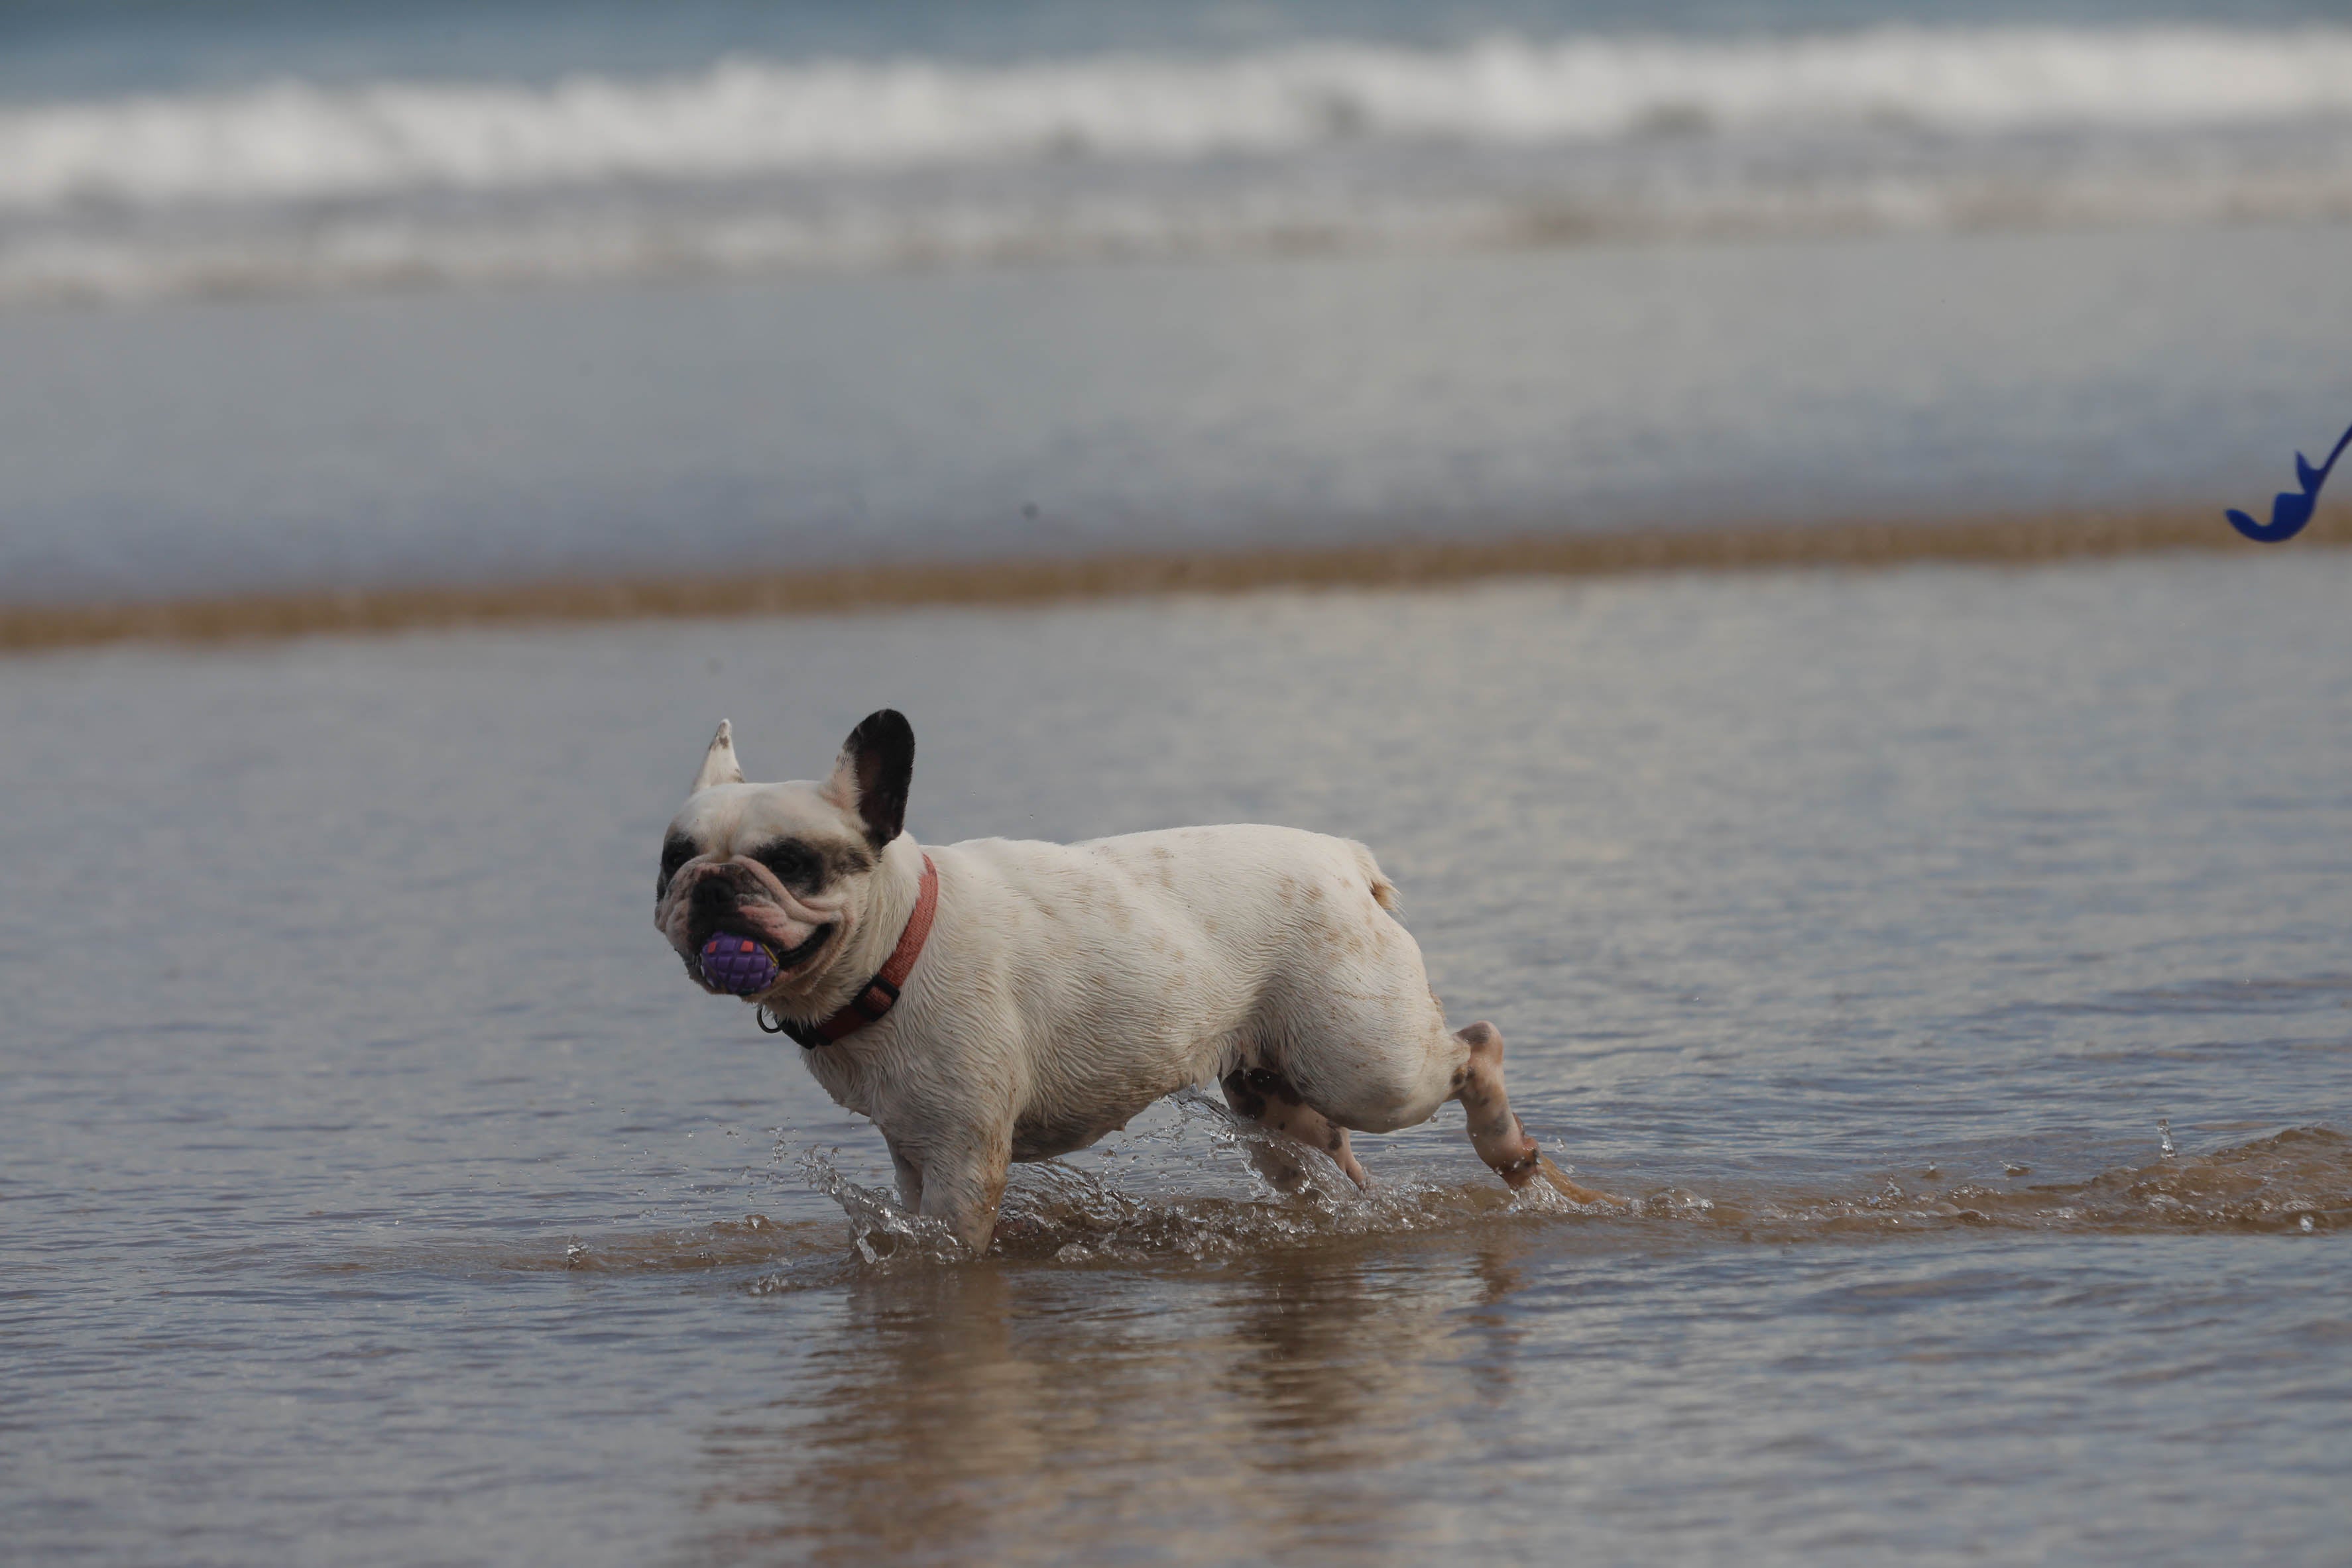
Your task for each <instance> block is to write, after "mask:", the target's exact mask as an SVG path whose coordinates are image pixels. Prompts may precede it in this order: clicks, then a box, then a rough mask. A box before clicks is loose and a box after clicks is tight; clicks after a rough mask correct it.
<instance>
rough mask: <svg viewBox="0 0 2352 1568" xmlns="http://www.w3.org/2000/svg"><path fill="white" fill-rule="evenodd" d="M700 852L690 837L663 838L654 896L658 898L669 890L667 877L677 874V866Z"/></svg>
mask: <svg viewBox="0 0 2352 1568" xmlns="http://www.w3.org/2000/svg"><path fill="white" fill-rule="evenodd" d="M700 853H701V851H700V850H698V849H697V848H696V847H695V843H694V841H693V840H692V839H682V838H677V837H671V838H667V839H664V840H663V841H662V864H661V880H660V881H659V882H657V883H655V884H654V896H655V897H656V898H659V897H660V896H661V895H662V894H665V893H667V892H668V891H669V879H670V878H672V877H674V876H676V875H677V868H678V867H680V866H682V865H684V864H685V863H686V862H688V861H690V860H692V859H693V858H694V857H695V856H696V855H698V854H700Z"/></svg>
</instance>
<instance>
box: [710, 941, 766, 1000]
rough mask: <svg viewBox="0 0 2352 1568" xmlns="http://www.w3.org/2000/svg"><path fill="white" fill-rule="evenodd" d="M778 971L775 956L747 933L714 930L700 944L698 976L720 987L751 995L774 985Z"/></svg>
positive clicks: (739, 994) (738, 993)
mask: <svg viewBox="0 0 2352 1568" xmlns="http://www.w3.org/2000/svg"><path fill="white" fill-rule="evenodd" d="M782 972H783V971H782V970H781V969H779V968H777V967H776V956H775V955H774V954H773V953H772V952H770V951H768V949H767V948H766V947H765V946H762V945H761V944H760V943H757V942H754V941H752V940H751V938H750V937H749V936H736V935H735V933H733V932H732V931H714V932H712V933H711V934H710V940H709V941H708V942H705V943H704V944H703V945H702V977H703V978H704V979H706V980H709V982H710V983H711V984H712V985H714V986H716V987H718V988H719V989H720V990H722V991H731V992H733V993H734V994H735V995H736V996H739V997H748V996H753V995H756V994H757V993H759V992H761V991H764V990H766V989H767V988H769V987H770V986H772V985H774V984H775V983H776V977H777V976H778V975H779V974H782Z"/></svg>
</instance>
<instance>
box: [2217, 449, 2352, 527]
mask: <svg viewBox="0 0 2352 1568" xmlns="http://www.w3.org/2000/svg"><path fill="white" fill-rule="evenodd" d="M2347 445H2352V430H2347V431H2345V433H2344V434H2342V435H2340V436H2338V437H2336V450H2335V451H2333V452H2331V453H2329V454H2328V455H2327V461H2326V462H2325V463H2323V464H2321V465H2319V466H2318V467H2316V468H2314V467H2313V466H2312V465H2311V463H2310V461H2309V460H2308V459H2307V458H2305V456H2304V455H2303V454H2302V453H2300V452H2298V453H2296V454H2295V455H2294V478H2295V483H2296V484H2298V485H2301V486H2303V491H2302V493H2301V494H2300V495H2298V494H2297V493H2295V492H2294V491H2293V490H2281V491H2280V492H2279V493H2278V496H2277V497H2276V498H2274V499H2273V501H2272V502H2271V520H2270V521H2269V522H2267V523H2258V522H2256V521H2254V519H2253V518H2252V517H2248V516H2246V514H2245V513H2243V512H2242V511H2239V510H2238V509H2237V508H2236V507H2231V509H2230V524H2231V527H2232V528H2236V529H2237V530H2238V531H2239V532H2240V533H2242V534H2243V535H2245V536H2246V537H2247V538H2250V539H2252V540H2253V541H2255V542H2256V543H2257V544H2266V545H2274V544H2277V543H2279V542H2280V541H2281V540H2283V539H2291V538H2294V536H2295V535H2297V534H2299V533H2301V532H2303V525H2304V524H2305V523H2307V522H2309V521H2311V514H2312V510H2313V508H2315V507H2317V506H2318V505H2319V487H2320V486H2322V485H2325V484H2326V483H2327V474H2328V470H2330V469H2332V468H2334V467H2335V466H2336V459H2337V458H2338V457H2341V456H2343V455H2344V448H2345V447H2346V446H2347Z"/></svg>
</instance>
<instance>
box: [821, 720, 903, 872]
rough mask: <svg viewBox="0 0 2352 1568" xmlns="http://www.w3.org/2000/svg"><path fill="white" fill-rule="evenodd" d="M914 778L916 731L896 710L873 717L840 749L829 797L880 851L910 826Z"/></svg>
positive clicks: (861, 723)
mask: <svg viewBox="0 0 2352 1568" xmlns="http://www.w3.org/2000/svg"><path fill="white" fill-rule="evenodd" d="M914 777H915V727H914V726H913V725H910V724H908V722H907V716H906V715H904V714H902V713H900V712H899V711H898V709H896V708H887V707H886V708H884V709H882V710H881V711H880V712H878V713H869V714H867V715H866V716H865V718H864V719H862V720H860V721H859V723H858V726H857V727H856V729H853V730H851V731H850V732H849V738H848V739H847V740H845V741H843V742H842V743H841V760H840V761H839V762H836V763H835V764H834V768H833V777H832V778H831V779H827V780H826V781H825V793H826V794H828V795H830V796H832V797H833V798H834V799H835V800H837V801H839V802H840V803H841V805H842V807H843V809H845V810H853V811H856V813H857V815H858V816H859V818H860V819H862V820H863V821H865V823H866V838H867V839H869V840H871V841H872V842H873V844H874V847H875V848H876V849H880V848H881V847H882V846H883V845H884V844H887V843H888V842H889V841H891V840H892V839H895V838H897V837H898V834H899V832H900V831H902V830H903V829H904V828H905V827H906V825H907V786H908V784H909V783H910V782H912V781H913V779H914Z"/></svg>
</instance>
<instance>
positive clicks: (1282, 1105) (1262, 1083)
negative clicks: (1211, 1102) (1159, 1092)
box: [1220, 1067, 1372, 1192]
mask: <svg viewBox="0 0 2352 1568" xmlns="http://www.w3.org/2000/svg"><path fill="white" fill-rule="evenodd" d="M1220 1087H1222V1088H1223V1090H1224V1092H1225V1103H1226V1104H1228V1105H1231V1106H1232V1107H1233V1108H1234V1111H1235V1112H1236V1113H1239V1114H1241V1115H1243V1116H1245V1117H1247V1118H1249V1120H1251V1121H1253V1122H1255V1123H1256V1124H1258V1125H1259V1126H1261V1127H1265V1128H1267V1129H1270V1130H1271V1131H1274V1132H1276V1133H1281V1134H1286V1135H1287V1136H1289V1137H1293V1138H1296V1139H1297V1140H1298V1141H1299V1142H1300V1143H1302V1144H1305V1145H1307V1146H1308V1147H1310V1148H1317V1149H1320V1150H1322V1151H1323V1152H1324V1153H1325V1154H1327V1155H1330V1156H1331V1158H1332V1160H1333V1161H1334V1162H1336V1163H1337V1164H1338V1166H1339V1168H1340V1169H1341V1170H1343V1171H1345V1172H1346V1173H1347V1174H1348V1179H1349V1181H1351V1182H1354V1183H1355V1184H1356V1186H1359V1187H1370V1186H1371V1185H1372V1178H1371V1177H1370V1176H1366V1175H1365V1174H1364V1167H1363V1166H1360V1165H1359V1164H1358V1163H1357V1161H1356V1155H1355V1152H1354V1151H1353V1150H1351V1149H1349V1147H1348V1129H1347V1128H1345V1127H1342V1126H1340V1125H1339V1124H1338V1123H1336V1122H1334V1121H1332V1120H1330V1119H1329V1118H1328V1117H1327V1116H1325V1115H1324V1114H1323V1113H1321V1112H1320V1111H1318V1110H1316V1109H1315V1107H1313V1106H1312V1105H1309V1104H1307V1103H1306V1102H1305V1101H1303V1100H1301V1099H1299V1097H1298V1091H1297V1090H1296V1089H1294V1088H1292V1087H1291V1085H1290V1080H1289V1079H1287V1078H1285V1077H1284V1076H1283V1075H1282V1074H1281V1073H1279V1072H1272V1071H1267V1070H1266V1069H1265V1068H1263V1067H1243V1068H1236V1069H1234V1071H1231V1072H1228V1073H1226V1074H1225V1076H1224V1078H1223V1080H1222V1081H1221V1082H1220ZM1249 1160H1250V1164H1251V1165H1252V1166H1255V1167H1256V1170H1257V1173H1258V1175H1260V1176H1264V1177H1265V1179H1266V1180H1268V1181H1270V1182H1272V1183H1273V1184H1274V1185H1275V1187H1276V1190H1277V1191H1281V1192H1297V1190H1298V1189H1299V1188H1300V1187H1302V1186H1306V1185H1307V1168H1306V1167H1305V1166H1302V1165H1300V1164H1299V1163H1298V1161H1297V1159H1296V1158H1294V1157H1293V1156H1292V1155H1289V1154H1287V1153H1286V1152H1285V1151H1284V1150H1283V1149H1282V1148H1281V1147H1280V1146H1279V1145H1273V1146H1269V1145H1265V1144H1257V1145H1252V1146H1251V1148H1250V1150H1249Z"/></svg>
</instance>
